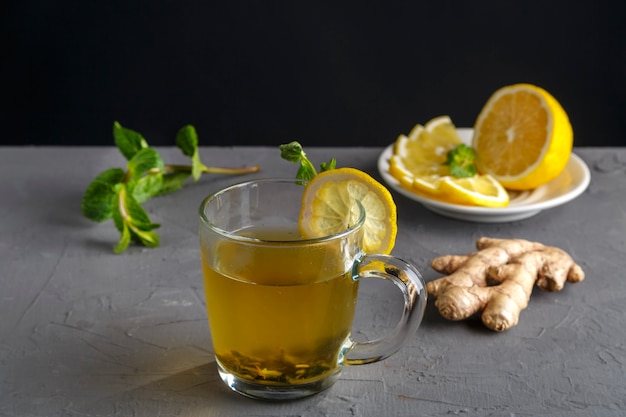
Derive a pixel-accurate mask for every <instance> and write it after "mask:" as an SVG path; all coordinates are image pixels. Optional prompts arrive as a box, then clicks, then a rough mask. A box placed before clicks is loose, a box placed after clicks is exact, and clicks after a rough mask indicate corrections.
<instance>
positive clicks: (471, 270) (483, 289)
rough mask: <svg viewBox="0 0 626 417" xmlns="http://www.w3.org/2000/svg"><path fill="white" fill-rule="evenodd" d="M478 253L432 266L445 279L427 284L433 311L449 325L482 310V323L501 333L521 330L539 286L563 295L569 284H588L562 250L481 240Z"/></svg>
mask: <svg viewBox="0 0 626 417" xmlns="http://www.w3.org/2000/svg"><path fill="white" fill-rule="evenodd" d="M476 247H477V249H478V251H476V252H474V253H470V254H468V255H445V256H440V257H438V258H435V259H434V260H433V261H432V263H431V266H432V268H433V269H435V270H436V271H438V272H440V273H443V274H446V275H447V276H445V277H441V278H439V279H436V280H434V281H430V282H428V283H427V285H426V288H427V290H428V293H429V294H430V295H433V296H434V297H436V299H437V300H436V301H435V306H436V307H437V308H438V309H439V312H440V313H441V315H442V316H444V317H445V318H447V319H449V320H462V319H466V318H468V317H470V316H473V315H474V314H476V313H478V312H480V311H481V310H482V316H481V318H482V321H483V323H484V324H485V326H487V327H488V328H490V329H491V330H495V331H498V332H501V331H504V330H507V329H510V328H511V327H513V326H515V325H517V323H518V321H519V315H520V313H521V311H522V310H524V309H525V308H526V307H527V306H528V301H529V300H530V295H531V293H532V290H533V287H534V286H535V284H536V285H537V286H538V287H539V288H541V289H542V290H545V291H560V290H561V289H563V286H564V285H565V282H566V281H568V282H580V281H582V280H583V279H584V278H585V274H584V272H583V270H582V268H581V267H580V266H579V265H578V264H576V263H575V262H574V260H573V259H572V258H571V257H570V256H569V255H568V254H567V253H566V252H565V251H563V250H561V249H559V248H557V247H553V246H544V245H542V244H541V243H537V242H530V241H527V240H522V239H495V238H487V237H482V238H480V239H478V240H477V241H476Z"/></svg>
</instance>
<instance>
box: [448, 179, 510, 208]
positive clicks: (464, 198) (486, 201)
mask: <svg viewBox="0 0 626 417" xmlns="http://www.w3.org/2000/svg"><path fill="white" fill-rule="evenodd" d="M439 189H440V190H441V193H442V194H444V195H445V196H446V197H445V200H447V201H449V202H453V203H456V204H467V205H476V206H484V207H506V206H507V205H508V204H509V194H508V193H507V191H506V190H505V189H504V187H502V185H501V184H500V183H499V182H498V181H497V180H496V179H495V178H493V177H492V176H491V175H474V176H473V177H468V178H455V177H444V178H442V179H441V182H440V184H439Z"/></svg>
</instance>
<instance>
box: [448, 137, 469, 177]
mask: <svg viewBox="0 0 626 417" xmlns="http://www.w3.org/2000/svg"><path fill="white" fill-rule="evenodd" d="M446 157H447V158H446V162H444V165H447V166H449V167H450V175H452V176H453V177H457V178H467V177H473V176H474V175H476V172H477V170H476V165H475V164H474V161H475V160H476V151H475V150H474V148H472V147H470V146H467V145H465V144H460V145H457V147H456V148H454V149H452V150H451V151H449V152H448V154H447V155H446Z"/></svg>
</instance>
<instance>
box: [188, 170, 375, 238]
mask: <svg viewBox="0 0 626 417" xmlns="http://www.w3.org/2000/svg"><path fill="white" fill-rule="evenodd" d="M307 182H308V181H307V180H301V179H297V178H282V177H278V178H259V179H253V180H246V181H242V182H238V183H235V184H231V185H229V186H226V187H223V188H221V189H219V190H217V191H215V192H213V193H211V194H209V195H208V196H206V197H205V198H204V199H203V200H202V202H201V203H200V207H199V210H198V211H199V214H200V220H201V222H202V225H204V226H206V227H207V228H209V229H210V230H212V231H213V232H215V233H217V234H219V235H220V236H222V237H224V238H227V239H230V240H234V241H237V242H240V243H249V244H257V245H258V244H269V245H271V244H274V245H281V246H286V245H289V244H294V245H307V244H315V243H323V242H328V241H332V240H335V239H341V238H343V237H345V236H348V235H350V234H352V233H354V232H356V231H358V230H359V229H360V228H361V227H363V224H364V223H365V208H364V207H363V205H362V204H361V202H360V201H359V200H355V202H356V204H357V205H358V207H359V217H358V218H357V221H356V222H355V224H354V225H350V226H349V227H348V228H346V229H345V230H342V231H341V232H337V233H334V234H331V235H326V236H321V237H317V238H308V239H307V238H302V237H299V238H298V239H294V240H274V239H259V238H254V237H249V236H242V235H239V234H237V232H232V231H228V230H226V229H223V228H221V227H219V226H217V225H215V224H214V223H213V222H211V221H210V220H209V219H208V217H207V215H206V212H205V208H206V207H207V206H208V205H209V204H210V203H211V201H213V200H214V199H216V198H218V197H219V196H221V195H224V194H226V193H228V192H230V191H233V190H235V189H240V188H244V187H247V186H250V185H253V184H262V183H289V184H295V185H299V186H301V187H303V191H304V187H305V186H306V183H307ZM294 220H298V219H294Z"/></svg>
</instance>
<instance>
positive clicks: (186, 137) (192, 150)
mask: <svg viewBox="0 0 626 417" xmlns="http://www.w3.org/2000/svg"><path fill="white" fill-rule="evenodd" d="M176 146H178V147H179V148H180V150H181V151H182V152H183V154H184V155H186V156H189V157H190V158H191V176H192V177H193V180H194V181H198V180H199V179H200V177H201V176H202V170H203V169H204V168H205V166H204V164H203V163H202V161H200V154H199V153H198V133H197V132H196V128H195V127H193V126H192V125H187V126H183V127H182V128H181V129H180V130H179V131H178V133H177V134H176Z"/></svg>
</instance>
